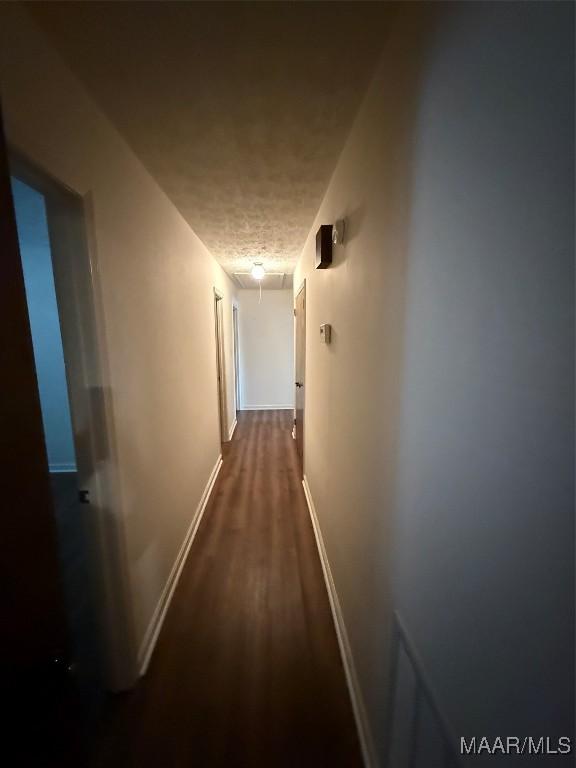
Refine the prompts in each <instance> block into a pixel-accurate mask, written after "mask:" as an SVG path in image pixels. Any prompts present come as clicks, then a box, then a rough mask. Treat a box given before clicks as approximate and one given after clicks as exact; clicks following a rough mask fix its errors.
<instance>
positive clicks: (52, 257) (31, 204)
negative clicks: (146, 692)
mask: <svg viewBox="0 0 576 768" xmlns="http://www.w3.org/2000/svg"><path fill="white" fill-rule="evenodd" d="M10 174H11V187H12V199H13V202H14V209H15V215H16V225H17V233H18V241H19V250H20V258H21V264H22V272H23V277H24V290H25V298H26V304H27V311H28V319H29V325H30V331H31V336H32V347H33V355H34V364H35V373H36V379H37V386H38V391H39V395H40V407H41V417H42V427H43V435H44V444H45V457H46V459H47V467H46V469H47V472H48V475H49V481H50V489H51V492H52V505H51V506H52V510H53V514H54V518H55V529H56V535H57V545H58V562H59V575H60V581H61V583H62V587H63V592H64V602H65V614H66V624H67V633H68V636H69V650H68V654H69V659H68V662H67V663H68V664H69V668H70V670H71V674H72V677H73V679H74V682H75V686H76V688H77V689H78V690H79V691H80V692H81V694H82V695H83V697H84V700H85V702H86V705H87V707H88V708H89V710H92V708H93V707H95V706H96V705H97V704H98V702H99V701H100V700H101V694H102V693H103V691H104V690H105V689H111V690H117V689H122V688H125V687H127V685H129V683H130V680H131V678H132V671H131V666H132V657H133V655H134V653H133V649H132V648H131V647H130V638H131V631H130V627H131V624H130V619H129V613H128V610H127V592H126V590H127V586H126V580H125V578H124V576H123V568H122V565H123V561H122V552H123V550H122V545H121V534H120V532H119V530H118V524H117V523H114V522H113V514H112V513H111V508H112V502H113V494H112V492H111V478H110V476H111V472H112V469H111V464H112V463H113V462H112V461H111V441H110V439H109V430H108V428H107V425H108V416H107V414H109V405H108V404H107V402H106V401H107V398H109V393H107V392H106V390H105V387H104V386H103V377H102V373H101V360H102V358H101V355H102V350H101V349H100V343H99V342H100V337H99V334H98V332H97V326H96V315H95V295H94V290H95V285H94V281H95V279H96V276H95V269H94V267H93V264H92V263H91V260H90V254H89V250H88V242H87V234H86V221H85V213H84V201H83V199H82V198H81V197H80V196H78V195H77V194H76V193H74V192H72V191H71V190H69V189H67V188H65V187H64V186H63V185H61V184H60V183H59V182H57V181H56V180H54V179H52V178H51V177H49V176H48V175H47V174H45V173H44V172H42V171H40V170H39V169H37V168H36V167H35V166H33V165H32V164H31V163H29V162H28V161H27V160H26V159H24V158H22V157H21V156H19V155H17V154H16V153H12V154H11V156H10Z"/></svg>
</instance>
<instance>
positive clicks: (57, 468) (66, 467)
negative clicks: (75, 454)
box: [48, 462, 77, 473]
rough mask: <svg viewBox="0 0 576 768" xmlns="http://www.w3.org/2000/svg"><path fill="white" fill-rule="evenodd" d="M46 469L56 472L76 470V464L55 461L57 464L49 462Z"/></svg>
mask: <svg viewBox="0 0 576 768" xmlns="http://www.w3.org/2000/svg"><path fill="white" fill-rule="evenodd" d="M48 471H49V472H53V473H57V472H76V471H77V468H76V464H73V463H71V462H66V463H57V464H49V466H48Z"/></svg>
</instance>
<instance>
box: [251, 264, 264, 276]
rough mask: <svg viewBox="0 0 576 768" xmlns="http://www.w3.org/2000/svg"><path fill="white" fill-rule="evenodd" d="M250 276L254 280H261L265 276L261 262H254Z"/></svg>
mask: <svg viewBox="0 0 576 768" xmlns="http://www.w3.org/2000/svg"><path fill="white" fill-rule="evenodd" d="M250 274H251V275H252V277H253V278H254V280H263V279H264V276H265V275H266V270H265V269H264V267H263V266H262V262H261V261H255V262H254V266H253V267H252V270H251V271H250Z"/></svg>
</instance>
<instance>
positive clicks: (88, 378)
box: [8, 146, 138, 691]
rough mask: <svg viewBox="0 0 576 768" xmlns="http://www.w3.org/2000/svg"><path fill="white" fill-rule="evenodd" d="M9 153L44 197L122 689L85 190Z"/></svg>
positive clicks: (81, 463)
mask: <svg viewBox="0 0 576 768" xmlns="http://www.w3.org/2000/svg"><path fill="white" fill-rule="evenodd" d="M8 155H9V169H10V175H11V176H14V177H15V178H17V179H19V180H20V181H22V182H24V183H25V184H27V185H28V186H30V187H32V188H33V189H35V190H37V191H38V192H40V193H41V194H42V195H43V197H44V200H45V205H46V217H47V224H48V234H49V241H50V251H51V258H52V266H53V273H54V284H55V289H56V296H57V303H58V310H59V316H60V329H61V335H62V346H63V351H64V361H65V367H66V381H67V386H68V396H69V402H70V413H71V418H72V429H73V433H74V447H75V451H76V460H77V465H78V484H79V487H80V488H82V489H85V490H87V491H88V492H89V499H90V504H89V510H90V513H89V514H88V515H87V521H88V528H87V534H88V535H89V537H90V544H91V545H92V544H93V545H94V546H91V547H90V551H91V555H92V557H91V562H90V569H91V574H92V580H93V582H94V587H95V602H96V612H97V621H98V626H99V630H100V635H101V637H100V643H101V667H102V682H103V685H104V687H105V688H107V689H108V690H111V691H121V690H126V689H128V688H130V687H132V686H133V685H134V684H135V682H136V681H137V679H138V671H137V653H136V643H135V636H134V626H133V622H132V610H131V605H132V599H131V593H130V580H129V568H128V560H127V554H126V550H125V541H126V539H125V536H124V528H123V518H122V514H121V512H122V511H121V507H120V494H119V489H118V477H117V467H118V453H117V448H116V439H115V422H114V418H113V415H114V412H113V403H112V389H111V386H110V383H109V382H110V381H111V378H110V373H109V366H108V354H107V345H106V336H105V332H104V317H103V306H102V295H101V286H100V279H99V274H100V273H99V264H98V260H97V250H96V240H95V235H94V217H93V209H92V198H91V196H90V195H86V196H82V195H80V194H78V193H77V192H76V191H75V190H73V189H71V188H70V187H68V186H67V185H66V184H63V183H62V182H61V181H59V180H58V179H56V178H54V176H52V174H50V173H49V172H47V171H45V170H44V169H43V168H41V167H40V166H39V165H38V164H37V163H36V162H34V161H33V160H30V159H29V158H28V157H26V156H25V155H24V154H23V153H21V152H20V151H18V150H17V149H15V148H13V147H11V146H9V147H8ZM66 318H68V321H67V320H66ZM70 318H73V320H74V322H71V321H70Z"/></svg>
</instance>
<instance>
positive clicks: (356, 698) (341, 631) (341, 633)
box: [302, 475, 378, 768]
mask: <svg viewBox="0 0 576 768" xmlns="http://www.w3.org/2000/svg"><path fill="white" fill-rule="evenodd" d="M302 486H303V488H304V495H305V496H306V502H307V504H308V510H309V512H310V519H311V520H312V528H313V529H314V537H315V539H316V546H317V547H318V554H319V555H320V562H321V563H322V571H323V573H324V581H325V582H326V589H327V591H328V599H329V600H330V608H331V609H332V618H333V619H334V626H335V628H336V636H337V637H338V645H339V646H340V655H341V657H342V665H343V667H344V673H345V675H346V683H347V684H348V691H349V693H350V699H351V701H352V709H353V710H354V719H355V720H356V728H357V730H358V738H359V739H360V746H361V749H362V757H363V760H364V765H365V767H366V768H375V766H377V765H378V761H377V760H376V752H375V749H374V742H373V739H372V734H371V732H370V725H369V723H368V717H367V715H366V707H365V705H364V699H363V697H362V691H361V689H360V683H359V681H358V675H357V674H356V667H355V665H354V658H353V656H352V649H351V647H350V641H349V639H348V632H347V631H346V625H345V624H344V616H343V615H342V609H341V607H340V601H339V599H338V593H337V592H336V585H335V584H334V579H333V577H332V571H331V570H330V562H329V560H328V554H327V553H326V547H325V546H324V540H323V538H322V531H321V529H320V523H319V522H318V516H317V515H316V508H315V507H314V502H313V501H312V495H311V493H310V487H309V486H308V480H307V478H306V475H304V479H303V480H302Z"/></svg>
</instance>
